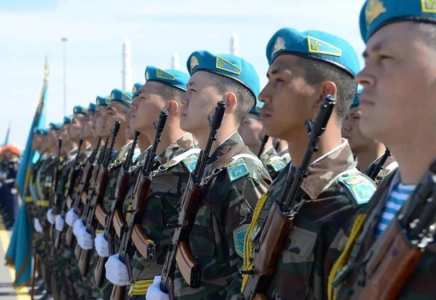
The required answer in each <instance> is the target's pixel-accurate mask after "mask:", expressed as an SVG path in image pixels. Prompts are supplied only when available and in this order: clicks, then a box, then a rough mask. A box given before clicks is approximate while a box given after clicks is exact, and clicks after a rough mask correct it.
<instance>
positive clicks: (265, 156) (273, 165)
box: [260, 146, 288, 180]
mask: <svg viewBox="0 0 436 300" xmlns="http://www.w3.org/2000/svg"><path fill="white" fill-rule="evenodd" d="M260 160H261V161H262V163H263V165H264V166H265V168H266V169H267V170H268V173H269V175H270V176H271V178H272V179H273V180H274V179H276V178H277V175H278V174H279V173H280V171H281V170H282V169H283V168H284V167H285V166H286V164H287V163H288V162H287V161H286V160H284V159H283V158H282V157H280V156H279V155H278V154H277V152H276V150H275V149H274V147H273V146H271V147H270V148H269V149H268V150H266V151H264V152H263V153H262V154H261V155H260Z"/></svg>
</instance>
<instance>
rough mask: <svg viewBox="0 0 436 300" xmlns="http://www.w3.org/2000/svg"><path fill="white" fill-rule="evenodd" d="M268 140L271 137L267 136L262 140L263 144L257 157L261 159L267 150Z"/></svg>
mask: <svg viewBox="0 0 436 300" xmlns="http://www.w3.org/2000/svg"><path fill="white" fill-rule="evenodd" d="M268 139H269V136H268V135H266V134H265V135H264V136H263V138H262V143H261V144H260V149H259V153H258V154H257V157H259V158H260V156H261V155H262V153H263V151H264V150H265V145H266V143H268Z"/></svg>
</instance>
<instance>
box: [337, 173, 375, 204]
mask: <svg viewBox="0 0 436 300" xmlns="http://www.w3.org/2000/svg"><path fill="white" fill-rule="evenodd" d="M338 181H339V182H340V183H341V184H342V185H343V186H345V187H346V188H347V189H348V190H349V191H350V192H351V194H352V195H353V197H354V199H355V200H356V203H357V204H358V205H362V204H365V203H367V202H368V201H369V199H371V197H372V195H373V194H374V192H375V190H376V187H375V185H374V183H373V182H372V181H371V179H369V178H367V177H366V176H365V175H363V174H361V173H349V174H343V175H342V176H340V177H339V178H338Z"/></svg>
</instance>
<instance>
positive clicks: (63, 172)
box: [53, 148, 77, 214]
mask: <svg viewBox="0 0 436 300" xmlns="http://www.w3.org/2000/svg"><path fill="white" fill-rule="evenodd" d="M76 155H77V148H76V149H74V150H72V151H70V153H68V154H67V156H66V157H65V159H64V161H63V162H62V164H61V165H60V176H59V182H58V186H57V187H56V203H54V208H53V213H54V214H60V213H65V211H64V210H63V209H64V208H66V207H65V204H64V202H65V201H66V196H67V195H66V193H67V191H68V186H69V179H70V171H71V168H72V167H73V165H74V159H75V158H76Z"/></svg>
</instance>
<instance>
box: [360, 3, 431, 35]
mask: <svg viewBox="0 0 436 300" xmlns="http://www.w3.org/2000/svg"><path fill="white" fill-rule="evenodd" d="M407 20H409V21H415V22H424V23H436V3H435V1H434V0H367V1H366V2H365V4H364V5H363V8H362V11H361V13H360V33H361V34H362V38H363V40H364V41H365V42H367V41H368V39H369V38H370V37H371V35H372V34H373V33H374V32H376V31H377V30H379V29H380V28H381V27H383V26H384V25H387V24H389V23H393V22H399V21H407Z"/></svg>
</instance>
